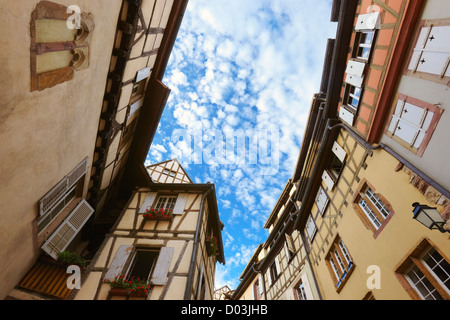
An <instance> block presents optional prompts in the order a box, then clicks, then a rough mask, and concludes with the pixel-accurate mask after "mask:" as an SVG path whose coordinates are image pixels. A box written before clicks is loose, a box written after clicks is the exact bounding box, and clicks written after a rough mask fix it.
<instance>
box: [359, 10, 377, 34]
mask: <svg viewBox="0 0 450 320" xmlns="http://www.w3.org/2000/svg"><path fill="white" fill-rule="evenodd" d="M379 28H380V13H379V12H373V13H368V14H360V15H359V16H358V20H357V22H356V26H355V30H356V31H361V30H374V29H379Z"/></svg>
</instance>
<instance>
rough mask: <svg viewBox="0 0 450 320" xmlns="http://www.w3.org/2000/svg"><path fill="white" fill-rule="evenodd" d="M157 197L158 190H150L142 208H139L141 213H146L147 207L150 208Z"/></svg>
mask: <svg viewBox="0 0 450 320" xmlns="http://www.w3.org/2000/svg"><path fill="white" fill-rule="evenodd" d="M155 198H156V192H149V193H147V195H146V196H145V199H144V202H143V203H142V205H141V208H140V209H139V213H145V212H146V210H147V209H150V208H151V206H152V205H153V202H154V201H155Z"/></svg>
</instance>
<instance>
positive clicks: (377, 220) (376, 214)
mask: <svg viewBox="0 0 450 320" xmlns="http://www.w3.org/2000/svg"><path fill="white" fill-rule="evenodd" d="M353 207H354V209H355V211H356V213H357V214H358V216H359V217H360V218H361V220H362V221H363V223H364V225H365V226H366V227H367V228H368V229H370V230H371V231H372V232H373V233H374V237H377V236H378V234H379V233H380V232H381V230H382V228H383V227H384V226H385V225H386V224H387V223H388V222H389V220H390V219H391V218H392V214H393V213H394V211H393V210H392V206H391V205H390V203H389V202H388V201H387V200H386V199H385V198H384V197H383V196H382V195H381V194H378V193H375V188H374V187H373V186H372V185H369V183H368V182H367V181H366V180H363V182H362V183H361V184H360V186H359V188H358V190H357V192H356V194H355V197H354V199H353Z"/></svg>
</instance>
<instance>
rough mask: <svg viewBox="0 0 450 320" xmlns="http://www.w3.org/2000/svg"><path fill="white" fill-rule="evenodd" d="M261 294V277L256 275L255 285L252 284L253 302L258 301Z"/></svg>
mask: <svg viewBox="0 0 450 320" xmlns="http://www.w3.org/2000/svg"><path fill="white" fill-rule="evenodd" d="M262 293H263V283H262V277H261V275H258V278H257V279H256V281H255V283H254V284H253V300H259V299H260V298H261V296H262Z"/></svg>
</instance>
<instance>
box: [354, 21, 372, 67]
mask: <svg viewBox="0 0 450 320" xmlns="http://www.w3.org/2000/svg"><path fill="white" fill-rule="evenodd" d="M369 33H371V34H372V41H371V42H370V43H368V44H367V43H365V42H364V43H362V38H363V35H364V34H369ZM377 35H378V29H373V30H370V29H365V30H360V31H355V41H354V42H353V49H352V55H351V57H352V58H353V59H357V60H360V61H362V62H369V61H371V60H372V55H373V52H374V47H375V44H376V41H377ZM361 48H368V49H369V54H368V56H367V58H364V57H363V56H360V55H359V51H360V49H361Z"/></svg>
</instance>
